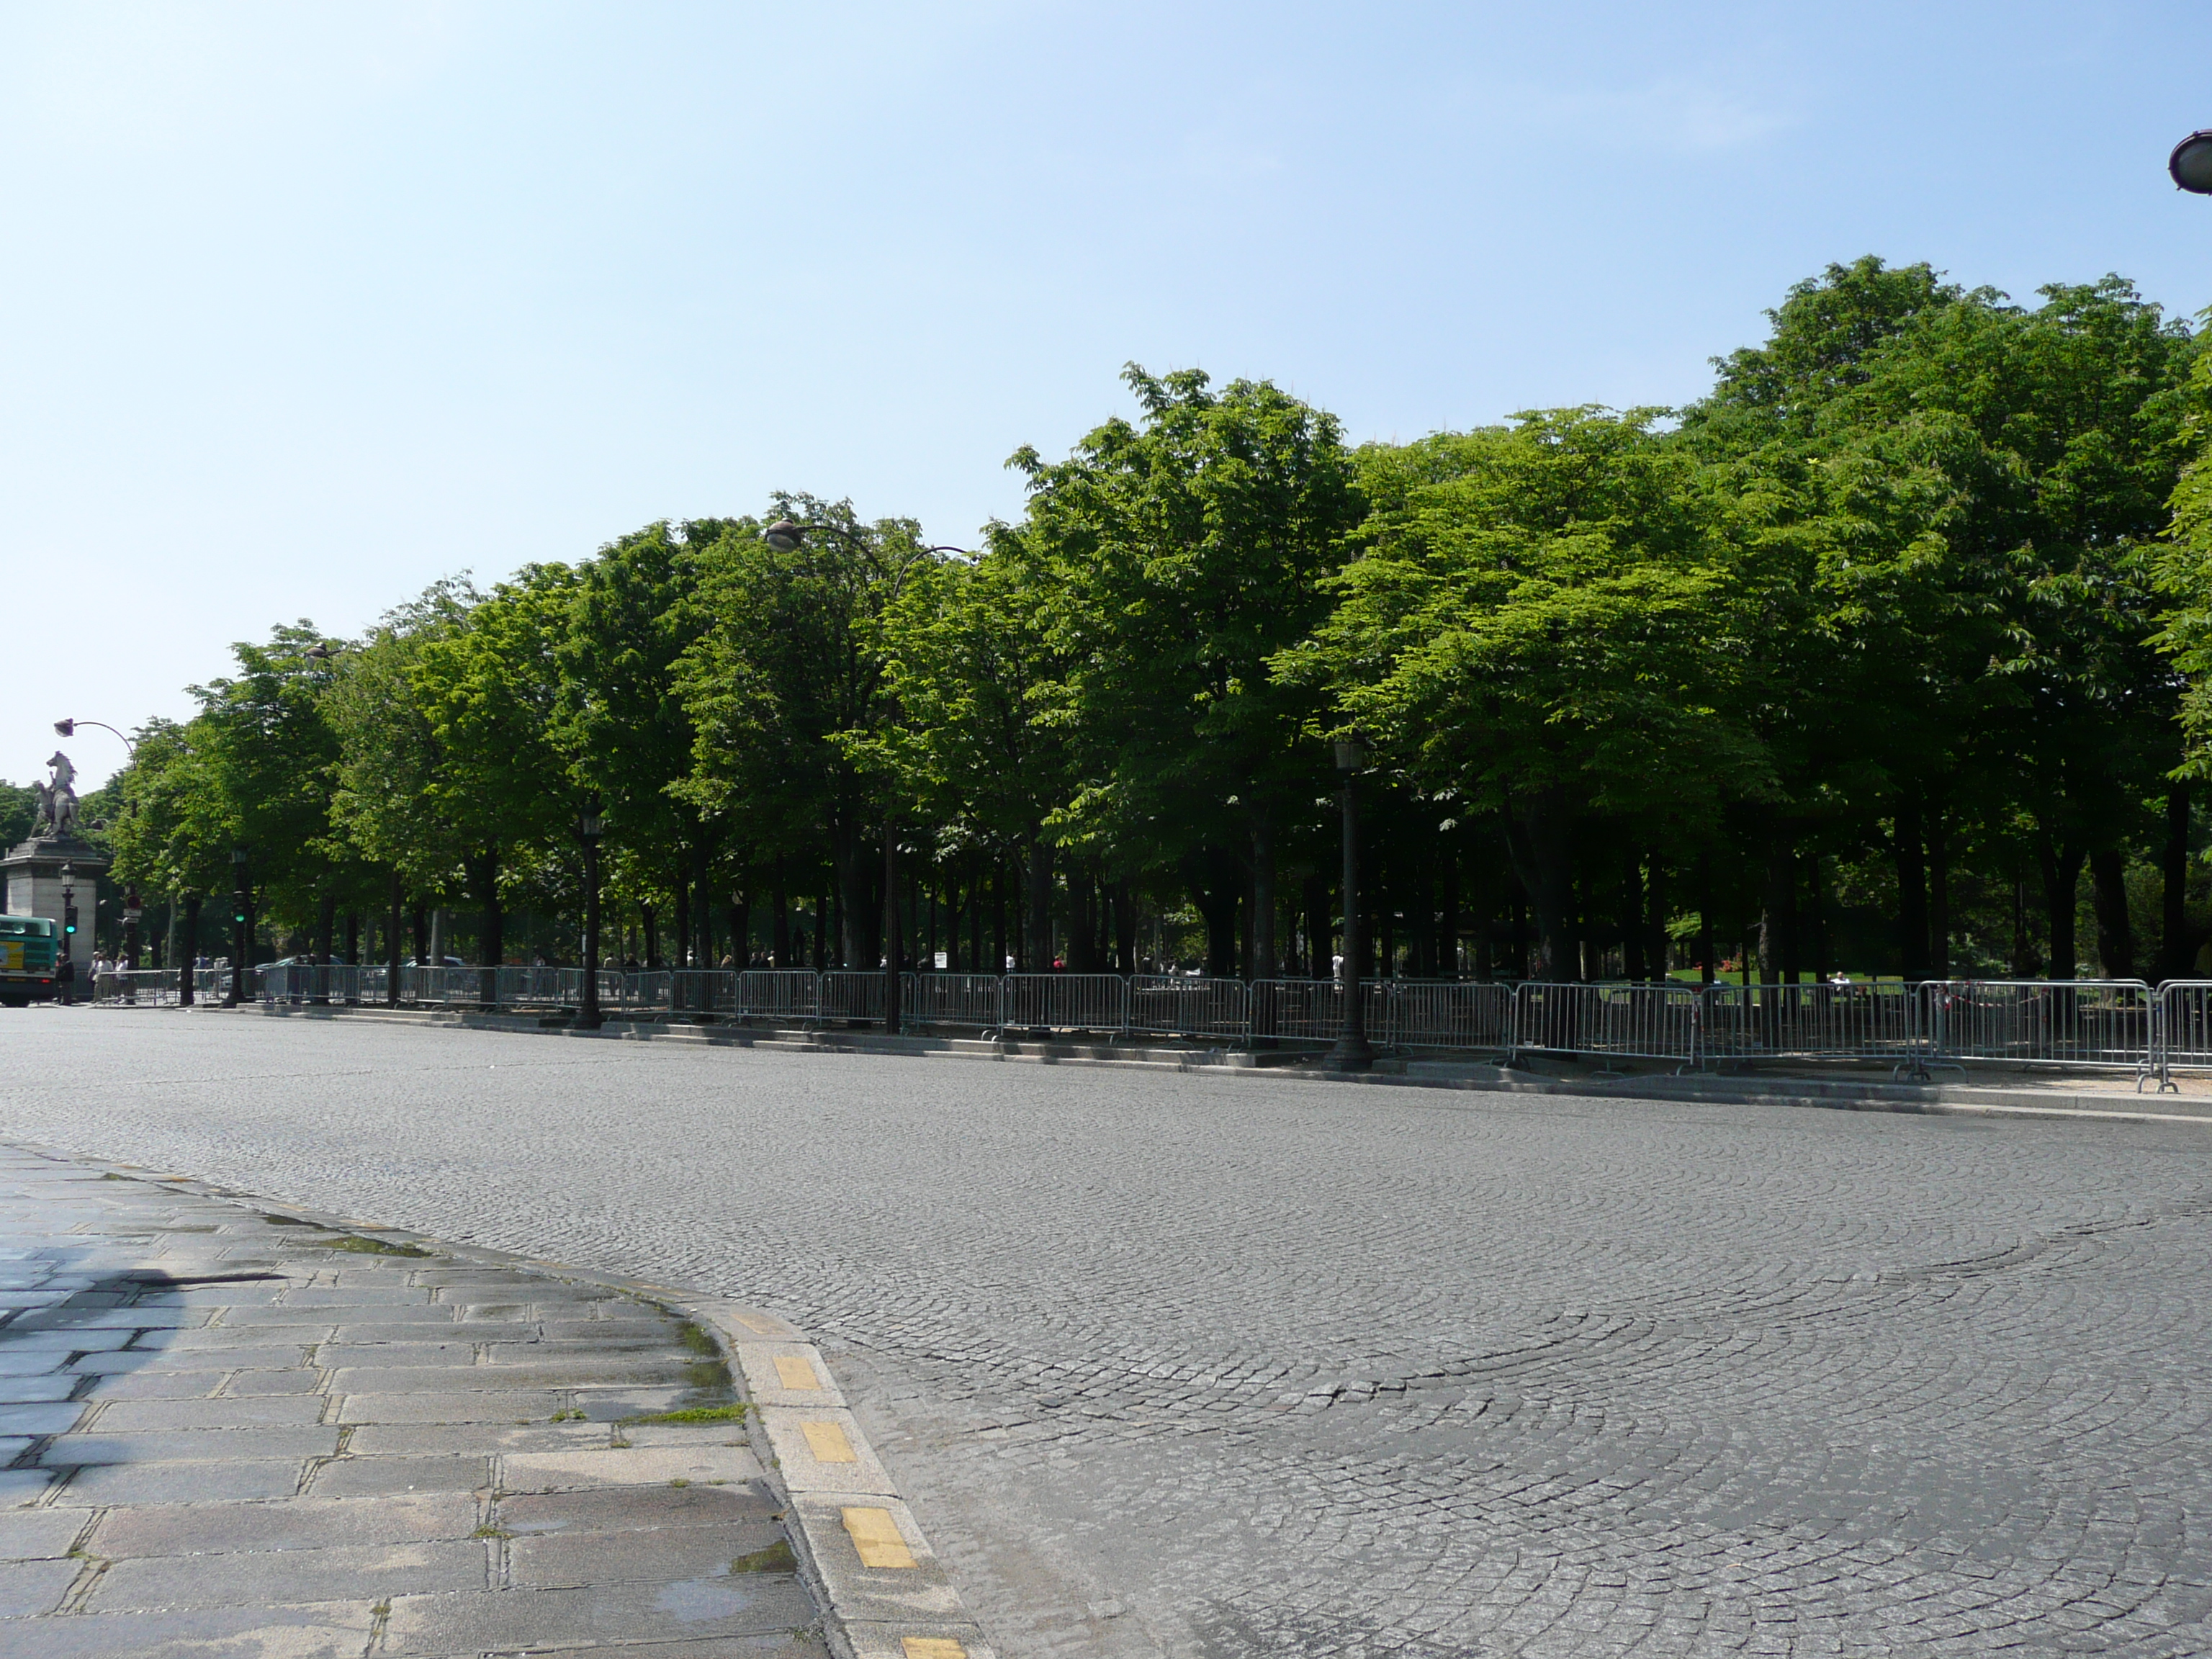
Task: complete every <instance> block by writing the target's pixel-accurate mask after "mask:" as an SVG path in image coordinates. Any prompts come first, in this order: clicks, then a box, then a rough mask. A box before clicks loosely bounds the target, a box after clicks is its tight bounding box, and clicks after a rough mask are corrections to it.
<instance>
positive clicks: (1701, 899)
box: [1698, 852, 1720, 985]
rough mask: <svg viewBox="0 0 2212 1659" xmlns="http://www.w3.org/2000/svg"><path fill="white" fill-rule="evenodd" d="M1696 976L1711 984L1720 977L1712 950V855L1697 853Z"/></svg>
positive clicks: (1717, 958) (1717, 962) (1718, 962)
mask: <svg viewBox="0 0 2212 1659" xmlns="http://www.w3.org/2000/svg"><path fill="white" fill-rule="evenodd" d="M1698 977H1699V979H1700V980H1701V981H1704V982H1705V984H1707V985H1711V983H1712V982H1713V981H1715V980H1716V979H1718V978H1719V977H1720V958H1719V957H1718V956H1717V955H1716V954H1715V953H1714V950H1713V855H1712V854H1711V853H1710V852H1704V853H1700V854H1698Z"/></svg>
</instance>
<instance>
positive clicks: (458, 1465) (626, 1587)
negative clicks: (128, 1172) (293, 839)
mask: <svg viewBox="0 0 2212 1659" xmlns="http://www.w3.org/2000/svg"><path fill="white" fill-rule="evenodd" d="M731 1401H732V1393H731V1388H730V1379H729V1376H728V1373H727V1371H726V1370H725V1369H724V1368H723V1365H722V1364H721V1362H720V1358H719V1356H718V1351H717V1349H716V1347H715V1345H714V1342H713V1340H712V1339H711V1338H710V1337H708V1335H707V1334H705V1333H704V1332H702V1331H700V1330H699V1329H697V1328H696V1327H691V1326H688V1325H685V1324H684V1323H683V1322H680V1321H678V1320H677V1319H676V1318H673V1317H671V1316H670V1315H668V1314H667V1313H665V1312H664V1311H662V1310H659V1309H657V1308H654V1307H653V1306H651V1305H649V1304H646V1303H644V1302H642V1301H640V1300H638V1299H636V1298H634V1297H628V1296H624V1295H623V1294H621V1293H620V1292H618V1291H614V1290H611V1289H609V1288H605V1287H602V1286H599V1285H589V1284H579V1283H573V1282H569V1281H566V1280H562V1279H556V1278H552V1277H541V1276H539V1275H536V1274H532V1273H525V1272H521V1271H517V1270H503V1269H497V1268H488V1267H475V1266H471V1265H468V1264H466V1263H464V1262H459V1261H451V1260H447V1259H445V1258H442V1257H439V1256H435V1255H427V1254H426V1253H424V1252H423V1251H422V1250H420V1249H416V1248H414V1247H413V1246H410V1245H407V1244H404V1243H398V1244H395V1243H392V1242H391V1241H390V1240H387V1239H381V1238H379V1237H376V1236H375V1234H374V1231H370V1230H366V1229H364V1230H362V1231H342V1230H338V1229H333V1228H325V1227H322V1226H319V1225H313V1224H305V1223H301V1222H300V1221H298V1220H296V1219H288V1218H283V1217H281V1216H274V1215H267V1214H262V1213H259V1212H255V1211H254V1210H252V1209H251V1208H248V1207H246V1206H242V1205H240V1204H236V1203H230V1202H225V1201H222V1200H216V1199H212V1198H207V1197H202V1196H197V1195H194V1194H189V1193H185V1192H183V1191H179V1190H177V1189H174V1188H165V1187H164V1186H163V1185H162V1183H161V1182H160V1181H159V1180H158V1179H147V1180H137V1179H131V1178H127V1177H120V1176H116V1175H114V1174H112V1173H109V1174H102V1173H100V1172H99V1171H96V1170H88V1169H85V1168H83V1167H82V1166H78V1165H74V1164H68V1163H64V1162H60V1161H57V1160H55V1159H52V1158H44V1157H40V1156H37V1155H34V1154H32V1153H28V1152H21V1151H17V1150H15V1149H11V1148H6V1147H0V1652H4V1653H5V1654H6V1655H8V1656H9V1659H96V1656H108V1655H113V1656H118V1659H119V1656H126V1655H127V1656H131V1659H156V1656H169V1655H177V1656H182V1655H185V1654H190V1655H192V1656H195V1659H212V1656H221V1659H261V1656H266V1659H319V1656H325V1655H330V1656H337V1655H348V1656H353V1655H362V1656H366V1655H372V1654H375V1655H383V1654H390V1655H395V1656H397V1655H410V1656H412V1655H420V1656H444V1655H451V1656H459V1655H494V1654H521V1653H525V1652H530V1653H540V1652H575V1651H583V1652H596V1651H601V1650H615V1649H619V1650H622V1651H623V1652H624V1653H625V1654H628V1655H635V1656H640V1659H645V1656H650V1659H721V1656H726V1655H728V1656H735V1655H746V1656H754V1659H817V1656H821V1655H823V1654H824V1653H825V1652H826V1650H825V1649H824V1647H823V1644H822V1641H821V1638H820V1636H819V1633H818V1623H817V1610H816V1608H815V1606H814V1603H813V1601H812V1600H811V1598H810V1596H809V1595H808V1593H807V1590H806V1589H805V1586H804V1585H803V1584H802V1583H800V1582H799V1579H798V1577H796V1575H795V1572H794V1564H793V1553H792V1549H791V1546H790V1542H789V1540H788V1538H787V1535H786V1533H785V1531H784V1528H783V1526H782V1524H781V1517H780V1512H779V1510H778V1508H777V1505H776V1503H775V1498H774V1496H773V1494H772V1492H771V1488H770V1487H769V1484H768V1483H767V1481H766V1480H765V1479H764V1474H763V1469H762V1468H761V1465H760V1463H759V1462H758V1461H757V1457H756V1455H755V1454H754V1452H753V1450H752V1449H751V1448H750V1445H749V1444H748V1442H747V1435H746V1431H745V1423H744V1420H743V1419H742V1418H741V1417H738V1416H734V1415H732V1413H735V1412H736V1411H737V1410H738V1408H737V1407H734V1406H732V1405H731V1403H730V1402H731ZM668 1413H684V1419H678V1420H665V1419H666V1414H668ZM656 1417H660V1418H662V1419H664V1420H660V1421H654V1420H653V1419H654V1418H656ZM685 1419H688V1420H685ZM702 1419H703V1420H702Z"/></svg>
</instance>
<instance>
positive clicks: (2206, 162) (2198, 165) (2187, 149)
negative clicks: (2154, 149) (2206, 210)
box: [2166, 130, 2212, 196]
mask: <svg viewBox="0 0 2212 1659" xmlns="http://www.w3.org/2000/svg"><path fill="white" fill-rule="evenodd" d="M2166 171H2167V172H2168V173H2172V175H2173V182H2174V183H2175V184H2176V185H2179V186H2180V187H2181V188H2182V189H2184V190H2185V191H2189V192H2190V193H2191V195H2193V196H2212V130H2201V131H2196V132H2192V133H2191V134H2190V135H2189V137H2186V138H2185V139H2183V140H2182V141H2181V142H2180V143H2178V144H2176V145H2175V146H2174V147H2173V154H2172V155H2169V156H2167V157H2166Z"/></svg>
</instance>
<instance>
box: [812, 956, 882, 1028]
mask: <svg viewBox="0 0 2212 1659" xmlns="http://www.w3.org/2000/svg"><path fill="white" fill-rule="evenodd" d="M821 979H822V988H821V991H820V996H821V999H822V1004H821V1006H822V1013H821V1018H823V1019H875V1020H879V1019H881V1018H883V1017H884V976H883V975H882V974H881V973H873V972H868V971H865V970H863V969H857V968H830V969H824V970H823V973H822V975H821Z"/></svg>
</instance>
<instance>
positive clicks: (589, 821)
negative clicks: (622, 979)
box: [576, 799, 606, 1031]
mask: <svg viewBox="0 0 2212 1659" xmlns="http://www.w3.org/2000/svg"><path fill="white" fill-rule="evenodd" d="M605 827H606V826H605V823H602V822H601V820H600V817H599V801H598V800H597V799H593V800H592V803H591V804H590V805H587V806H586V807H585V808H584V810H583V811H581V812H580V813H579V814H578V815H577V817H576V838H577V839H578V840H579V841H580V842H583V843H584V994H583V996H582V998H581V1000H580V1003H579V1006H578V1007H577V1009H576V1028H577V1029H578V1030H583V1031H596V1030H599V1026H600V1025H601V1024H603V1021H602V1019H601V1017H600V1014H599V836H600V834H601V833H602V832H603V831H604V830H605Z"/></svg>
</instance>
